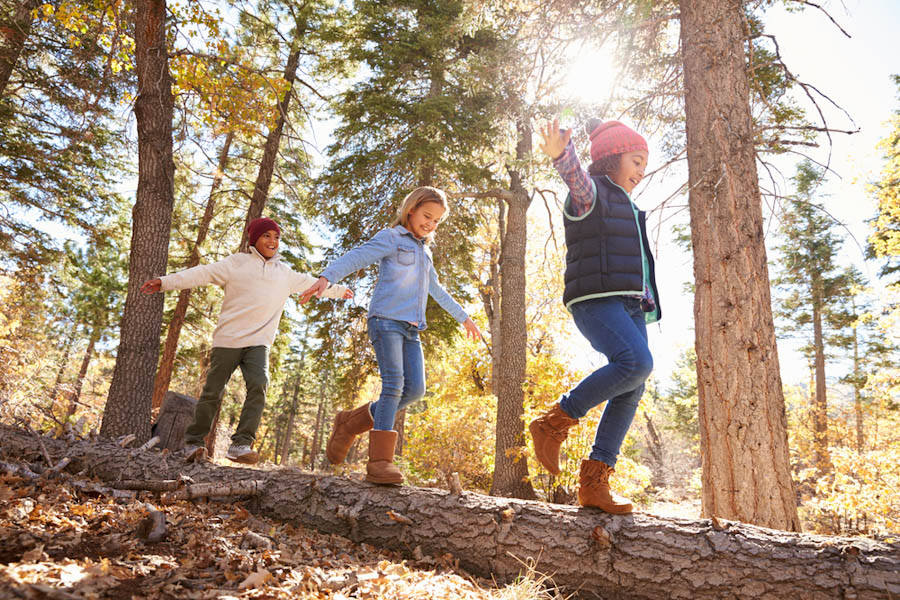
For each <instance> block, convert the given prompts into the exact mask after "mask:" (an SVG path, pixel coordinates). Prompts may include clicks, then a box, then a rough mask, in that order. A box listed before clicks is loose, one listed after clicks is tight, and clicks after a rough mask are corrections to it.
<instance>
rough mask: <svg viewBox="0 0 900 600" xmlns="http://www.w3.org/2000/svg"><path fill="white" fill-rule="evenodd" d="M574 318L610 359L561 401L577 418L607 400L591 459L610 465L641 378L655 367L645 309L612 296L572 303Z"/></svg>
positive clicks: (640, 390)
mask: <svg viewBox="0 0 900 600" xmlns="http://www.w3.org/2000/svg"><path fill="white" fill-rule="evenodd" d="M572 318H573V319H574V321H575V326H576V327H578V331H580V332H581V334H582V335H583V336H584V337H586V338H587V340H588V341H589V342H590V343H591V346H592V347H593V348H594V350H596V351H597V352H601V353H603V354H605V355H606V358H607V359H609V363H608V364H606V365H604V366H602V367H600V368H599V369H597V370H596V371H594V372H593V373H591V374H590V375H588V376H587V377H585V378H584V379H582V380H581V382H579V383H578V385H576V386H575V387H574V388H572V389H571V390H569V392H568V393H567V394H563V395H562V397H561V398H560V401H559V404H560V407H561V408H562V409H563V411H565V413H566V414H568V415H569V416H570V417H572V418H575V419H580V418H581V417H583V416H584V415H586V414H587V412H588V411H589V410H590V409H592V408H593V407H595V406H597V405H598V404H601V403H603V402H604V401H606V407H605V408H604V409H603V415H602V416H601V417H600V423H599V424H598V425H597V434H596V435H595V436H594V446H593V448H592V449H591V454H590V458H591V460H600V461H603V462H605V463H606V464H608V465H609V466H611V467H612V466H614V465H615V464H616V458H617V457H618V455H619V448H621V446H622V440H624V439H625V434H626V433H628V428H629V427H631V422H632V421H633V420H634V413H635V412H637V406H638V402H639V401H640V399H641V396H642V395H643V393H644V381H646V380H647V377H649V376H650V371H652V370H653V357H652V356H651V355H650V348H649V347H648V346H647V325H646V323H645V322H644V311H643V310H641V306H640V300H638V299H636V298H627V297H623V296H612V297H607V298H595V299H592V300H583V301H581V302H576V303H575V304H573V305H572Z"/></svg>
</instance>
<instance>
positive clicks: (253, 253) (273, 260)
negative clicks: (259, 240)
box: [250, 246, 281, 263]
mask: <svg viewBox="0 0 900 600" xmlns="http://www.w3.org/2000/svg"><path fill="white" fill-rule="evenodd" d="M250 254H251V256H255V257H257V258H258V259H259V260H261V261H263V262H264V263H276V262H278V261H280V260H281V254H280V253H278V252H276V253H275V254H274V255H273V256H272V258H270V259H268V260H266V257H265V256H263V255H262V254H260V253H259V250H257V249H256V246H250Z"/></svg>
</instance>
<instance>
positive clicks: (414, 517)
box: [0, 425, 900, 600]
mask: <svg viewBox="0 0 900 600" xmlns="http://www.w3.org/2000/svg"><path fill="white" fill-rule="evenodd" d="M43 442H44V444H45V446H46V448H47V451H48V452H49V454H50V455H51V460H54V461H57V462H58V461H60V460H61V459H62V458H63V457H68V458H70V459H71V462H70V463H69V465H68V467H67V471H68V472H70V473H78V472H82V473H84V474H85V475H90V476H96V477H99V478H100V479H102V480H104V481H106V482H111V483H114V482H116V481H120V480H141V479H143V480H162V479H179V478H180V477H181V476H183V475H184V476H189V477H190V478H191V479H192V480H193V481H194V482H197V483H200V482H209V483H215V482H232V483H236V482H241V481H247V482H249V481H251V480H259V481H260V482H261V483H260V484H259V485H258V494H257V495H255V496H253V497H252V498H250V499H249V500H247V506H248V508H249V509H250V510H252V511H254V512H256V513H257V514H259V515H264V516H268V517H274V518H276V519H279V520H282V521H285V522H291V523H300V524H303V525H305V526H307V527H310V528H313V529H317V530H319V531H322V532H325V533H336V534H339V535H342V536H345V537H347V538H349V539H351V540H354V541H356V542H366V543H368V544H372V545H374V546H378V547H383V548H389V549H392V550H398V551H401V552H404V553H407V554H408V555H410V556H412V555H419V554H420V553H421V554H429V555H433V556H441V555H445V554H448V553H449V554H452V555H453V557H454V558H456V559H458V561H459V564H460V566H461V567H463V568H465V569H466V570H468V571H470V572H471V573H473V574H476V575H479V576H483V577H493V578H494V579H495V580H496V581H497V582H498V583H507V582H510V581H512V580H514V579H515V578H516V577H517V576H518V575H519V574H520V573H521V572H522V571H524V570H525V569H524V567H523V563H524V562H525V561H527V560H528V559H535V560H537V567H536V568H537V570H538V571H540V572H542V573H546V574H548V575H551V576H552V577H553V579H554V581H555V582H556V584H557V585H559V586H560V587H562V588H564V589H566V590H568V591H569V592H577V596H578V597H580V598H603V599H605V600H612V599H645V598H661V597H668V598H726V597H727V598H772V599H775V598H779V599H781V598H804V599H805V598H811V599H818V598H822V599H825V598H829V599H832V598H845V599H851V598H853V599H864V598H879V599H881V598H883V599H888V598H898V597H900V544H898V543H891V544H888V543H883V542H877V541H874V540H870V539H866V538H839V537H831V536H818V535H807V534H797V533H789V532H783V531H776V530H771V529H765V528H761V527H755V526H752V525H746V524H743V523H736V522H729V521H724V520H718V521H712V520H710V519H697V520H691V519H673V518H662V517H655V516H653V515H649V514H645V513H635V514H633V515H627V516H615V515H607V514H605V513H603V512H600V511H597V510H594V509H584V508H579V507H574V506H564V505H558V504H549V503H544V502H536V501H526V500H516V499H509V498H495V497H492V496H485V495H481V494H477V493H472V492H463V493H462V494H452V493H450V492H448V491H446V490H438V489H428V488H414V487H383V486H376V485H372V484H369V483H366V482H364V481H357V480H355V479H349V478H345V477H334V476H330V475H322V474H311V473H304V472H302V471H299V470H297V469H295V468H281V467H276V468H271V469H266V468H236V467H221V466H216V465H212V464H209V463H185V462H183V461H182V460H180V459H179V458H178V457H176V456H168V455H166V454H164V453H160V452H158V451H152V450H151V451H142V450H139V449H133V450H129V449H123V448H120V447H118V446H117V445H116V444H114V443H111V442H106V441H103V440H96V441H93V442H85V441H80V442H75V443H74V444H71V443H68V442H64V441H62V440H54V439H50V438H43ZM0 452H2V455H3V456H4V457H5V458H6V459H15V460H22V459H25V460H28V461H40V460H42V458H41V453H42V450H41V448H40V444H39V442H38V439H37V438H35V436H32V435H29V434H27V433H25V432H23V431H20V430H18V429H14V428H11V427H7V426H3V425H0Z"/></svg>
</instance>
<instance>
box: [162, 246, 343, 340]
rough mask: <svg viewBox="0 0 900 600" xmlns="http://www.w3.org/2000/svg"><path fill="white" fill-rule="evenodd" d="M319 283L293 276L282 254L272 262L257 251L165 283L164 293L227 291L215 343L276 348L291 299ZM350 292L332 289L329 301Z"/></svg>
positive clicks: (172, 277)
mask: <svg viewBox="0 0 900 600" xmlns="http://www.w3.org/2000/svg"><path fill="white" fill-rule="evenodd" d="M316 279H317V278H316V277H313V276H311V275H306V274H304V273H296V272H294V271H292V270H291V268H290V267H289V266H288V265H286V264H285V263H283V262H281V256H280V255H278V254H276V255H275V256H273V257H272V258H270V259H269V260H266V259H265V258H264V257H263V256H262V255H261V254H260V253H259V251H258V250H257V249H256V248H253V247H252V246H251V248H250V254H244V253H239V254H232V255H231V256H229V257H227V258H223V259H222V260H220V261H218V262H214V263H212V264H209V265H199V266H196V267H192V268H190V269H185V270H184V271H179V272H178V273H172V274H171V275H164V276H163V277H160V280H161V281H162V288H161V289H162V291H164V292H167V291H169V290H183V289H187V288H192V287H197V286H198V285H207V284H210V283H214V284H216V285H220V286H222V287H223V288H225V300H223V302H222V311H221V312H220V313H219V322H218V324H217V325H216V330H215V331H214V332H213V338H212V343H213V346H218V347H222V348H247V347H249V346H271V345H272V342H273V341H274V340H275V334H276V333H277V330H278V321H280V320H281V313H282V311H284V303H285V302H286V301H287V299H288V296H290V295H291V294H298V293H300V292H303V291H305V290H307V289H309V288H310V287H311V286H312V285H313V284H314V283H315V282H316ZM346 291H347V288H346V287H345V286H343V285H332V286H330V287H329V288H328V289H327V290H326V291H325V293H324V294H323V296H325V297H327V298H342V297H343V296H344V292H346Z"/></svg>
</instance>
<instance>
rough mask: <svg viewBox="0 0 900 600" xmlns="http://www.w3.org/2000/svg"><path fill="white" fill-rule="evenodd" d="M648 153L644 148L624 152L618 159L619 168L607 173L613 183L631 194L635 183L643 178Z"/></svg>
mask: <svg viewBox="0 0 900 600" xmlns="http://www.w3.org/2000/svg"><path fill="white" fill-rule="evenodd" d="M648 158H649V155H648V154H647V152H646V151H645V150H636V151H634V152H626V153H625V154H623V155H622V158H621V160H620V161H619V168H618V169H616V170H615V171H614V172H613V173H610V174H609V178H610V179H612V181H613V183H615V184H616V185H618V186H619V187H621V188H622V189H624V190H625V191H626V192H628V193H629V194H631V191H632V190H633V189H634V188H635V187H637V184H639V183H640V182H641V179H643V178H644V169H645V168H646V167H647V159H648Z"/></svg>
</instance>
